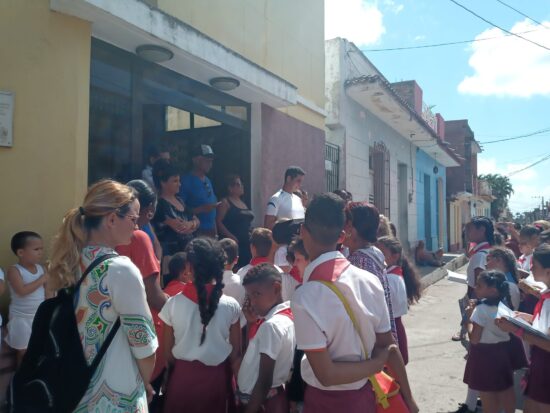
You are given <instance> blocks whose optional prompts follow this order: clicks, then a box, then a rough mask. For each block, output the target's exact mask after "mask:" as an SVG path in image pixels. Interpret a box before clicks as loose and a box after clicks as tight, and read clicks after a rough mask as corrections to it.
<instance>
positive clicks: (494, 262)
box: [487, 247, 520, 310]
mask: <svg viewBox="0 0 550 413" xmlns="http://www.w3.org/2000/svg"><path fill="white" fill-rule="evenodd" d="M487 269H488V270H497V271H501V272H502V273H503V274H504V276H505V277H506V282H507V283H508V289H509V291H510V300H511V301H510V302H509V303H508V302H507V303H505V304H506V305H507V306H508V307H510V308H511V309H512V310H517V309H518V308H519V303H520V292H519V288H518V271H517V264H516V257H515V256H514V253H513V252H512V251H511V250H509V249H507V248H503V247H495V248H491V249H490V250H489V253H488V254H487Z"/></svg>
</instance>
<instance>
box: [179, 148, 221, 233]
mask: <svg viewBox="0 0 550 413" xmlns="http://www.w3.org/2000/svg"><path fill="white" fill-rule="evenodd" d="M191 156H192V157H193V169H192V170H191V172H190V173H189V174H187V175H184V176H182V178H181V188H180V193H179V196H180V197H181V199H182V200H183V201H184V202H185V204H186V206H187V207H188V208H190V209H191V212H192V213H193V214H195V215H197V217H198V218H199V220H200V222H201V225H200V227H199V229H198V230H197V235H207V236H210V237H216V235H217V229H216V207H217V206H218V199H217V198H216V194H214V188H213V187H212V182H211V181H210V179H209V178H208V177H207V176H206V174H207V173H208V172H209V171H210V169H211V168H212V162H213V161H214V152H213V151H212V148H211V147H210V145H198V146H195V147H193V149H192V152H191Z"/></svg>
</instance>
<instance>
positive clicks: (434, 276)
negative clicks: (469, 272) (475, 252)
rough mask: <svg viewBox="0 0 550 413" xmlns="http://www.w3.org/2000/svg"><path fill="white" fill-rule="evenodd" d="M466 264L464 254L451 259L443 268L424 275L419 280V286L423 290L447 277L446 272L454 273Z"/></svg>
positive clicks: (466, 259)
mask: <svg viewBox="0 0 550 413" xmlns="http://www.w3.org/2000/svg"><path fill="white" fill-rule="evenodd" d="M467 262H468V258H467V257H466V255H465V254H462V255H459V256H458V257H456V258H453V259H452V260H451V261H449V262H448V263H447V264H445V265H444V266H443V267H441V268H436V269H435V270H434V271H432V272H431V273H429V274H427V275H425V276H424V277H422V278H421V279H420V284H421V285H422V289H425V288H427V287H429V286H430V285H432V284H435V283H436V282H438V281H439V280H441V279H443V278H445V277H446V276H447V270H450V271H455V270H457V269H458V268H460V267H462V266H464V265H465V264H466V263H467Z"/></svg>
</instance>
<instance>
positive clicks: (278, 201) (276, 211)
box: [264, 166, 306, 229]
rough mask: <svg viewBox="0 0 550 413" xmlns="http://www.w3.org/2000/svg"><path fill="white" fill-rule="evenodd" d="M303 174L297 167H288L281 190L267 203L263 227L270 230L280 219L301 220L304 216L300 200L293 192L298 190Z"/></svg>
mask: <svg viewBox="0 0 550 413" xmlns="http://www.w3.org/2000/svg"><path fill="white" fill-rule="evenodd" d="M305 174H306V173H305V172H304V170H303V169H302V168H300V167H299V166H289V167H288V168H287V170H286V172H285V182H284V184H283V188H282V189H280V190H278V191H277V192H275V193H274V194H273V196H272V197H271V198H270V199H269V201H268V203H267V208H266V211H265V218H264V227H265V228H269V229H272V228H273V225H275V222H276V221H277V220H280V219H303V218H304V214H305V209H304V205H303V204H302V199H301V198H300V197H299V196H298V195H294V192H296V191H297V190H299V189H300V187H301V186H302V181H303V180H304V176H305Z"/></svg>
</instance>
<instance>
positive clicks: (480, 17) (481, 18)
mask: <svg viewBox="0 0 550 413" xmlns="http://www.w3.org/2000/svg"><path fill="white" fill-rule="evenodd" d="M449 1H450V2H451V3H454V4H456V5H457V6H458V7H460V8H462V9H464V10H466V11H467V12H468V13H470V14H473V15H474V16H476V17H477V18H478V19H480V20H483V21H484V22H485V23H487V24H490V25H491V26H493V27H496V28H497V29H500V30H502V31H503V32H505V33H508V34H510V35H512V36H515V37H517V38H519V39H522V40H525V41H526V42H529V43H532V44H534V45H536V46H538V47H541V48H543V49H545V50H548V51H550V47H546V46H544V45H542V44H540V43H537V42H535V41H533V40H530V39H527V38H525V37H522V36H520V35H519V34H517V33H514V32H511V31H509V30H506V29H505V28H503V27H501V26H499V25H497V24H495V23H493V22H491V21H489V20H487V19H486V18H485V17H482V16H480V15H479V14H477V13H476V12H475V11H473V10H470V9H469V8H467V7H466V6H464V5H463V4H460V3H459V2H458V1H456V0H449Z"/></svg>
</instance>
